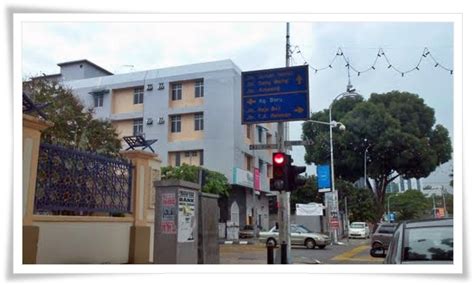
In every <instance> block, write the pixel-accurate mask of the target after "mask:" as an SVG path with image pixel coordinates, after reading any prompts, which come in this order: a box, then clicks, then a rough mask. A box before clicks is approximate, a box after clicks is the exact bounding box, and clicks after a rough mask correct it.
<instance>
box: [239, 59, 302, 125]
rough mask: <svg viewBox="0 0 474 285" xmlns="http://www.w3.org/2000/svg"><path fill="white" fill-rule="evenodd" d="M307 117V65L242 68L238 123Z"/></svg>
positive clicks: (292, 119) (281, 120) (279, 120)
mask: <svg viewBox="0 0 474 285" xmlns="http://www.w3.org/2000/svg"><path fill="white" fill-rule="evenodd" d="M308 118H309V90H308V66H306V65H305V66H295V67H286V68H277V69H267V70H257V71H248V72H242V124H249V123H258V122H283V121H295V120H306V119H308Z"/></svg>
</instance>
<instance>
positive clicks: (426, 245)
mask: <svg viewBox="0 0 474 285" xmlns="http://www.w3.org/2000/svg"><path fill="white" fill-rule="evenodd" d="M403 246H404V256H403V257H404V258H403V259H404V260H407V261H417V260H430V261H431V260H450V261H451V260H453V249H454V242H453V228H452V227H444V226H443V227H423V228H413V229H407V230H406V232H405V235H404V245H403Z"/></svg>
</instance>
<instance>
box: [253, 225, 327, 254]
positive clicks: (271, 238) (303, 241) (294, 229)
mask: <svg viewBox="0 0 474 285" xmlns="http://www.w3.org/2000/svg"><path fill="white" fill-rule="evenodd" d="M290 231H291V244H292V245H304V246H306V247H307V248H309V249H312V248H315V247H318V248H319V249H324V248H325V247H326V246H327V245H329V244H331V240H330V238H329V237H328V236H327V235H324V234H320V233H315V232H312V231H311V230H309V229H308V228H306V227H305V226H303V225H297V224H292V225H291V227H290ZM278 235H279V233H278V229H277V228H276V227H273V228H272V229H271V230H269V231H268V232H260V234H259V240H260V242H263V243H266V244H267V246H270V245H271V246H276V245H277V244H278V242H279V241H278Z"/></svg>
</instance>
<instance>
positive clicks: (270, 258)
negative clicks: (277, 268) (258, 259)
mask: <svg viewBox="0 0 474 285" xmlns="http://www.w3.org/2000/svg"><path fill="white" fill-rule="evenodd" d="M273 249H274V247H273V245H271V244H270V245H267V264H274V263H275V261H274V260H273Z"/></svg>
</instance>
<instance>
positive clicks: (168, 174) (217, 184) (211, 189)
mask: <svg viewBox="0 0 474 285" xmlns="http://www.w3.org/2000/svg"><path fill="white" fill-rule="evenodd" d="M201 169H202V171H204V173H205V174H204V177H205V178H204V185H203V189H202V191H203V192H206V193H212V194H218V195H222V196H227V195H228V194H229V190H230V186H229V183H228V181H227V178H226V177H225V175H224V174H222V173H220V172H217V171H212V170H209V169H206V168H203V167H199V166H195V165H188V164H183V165H181V166H176V167H172V166H165V167H162V168H161V179H162V180H166V179H180V180H185V181H189V182H193V183H199V170H201Z"/></svg>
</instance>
